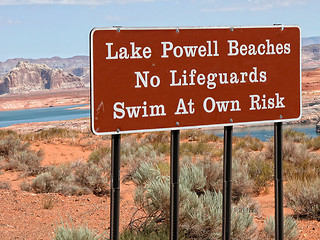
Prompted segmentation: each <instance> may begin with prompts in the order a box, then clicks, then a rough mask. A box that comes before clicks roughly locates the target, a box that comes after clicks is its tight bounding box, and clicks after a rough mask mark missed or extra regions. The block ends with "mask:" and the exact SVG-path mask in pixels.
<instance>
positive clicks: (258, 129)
mask: <svg viewBox="0 0 320 240" xmlns="http://www.w3.org/2000/svg"><path fill="white" fill-rule="evenodd" d="M283 129H284V130H285V129H293V130H294V131H299V132H304V133H306V134H307V135H308V136H310V137H318V136H320V134H319V133H317V132H316V125H315V124H305V125H285V124H283ZM206 132H207V133H214V134H215V135H217V136H219V137H223V127H222V128H221V130H206ZM273 134H274V128H273V125H272V126H271V125H270V126H252V127H234V129H233V136H237V137H244V136H246V135H250V136H252V137H256V138H259V139H260V140H261V141H264V142H265V141H268V139H270V138H271V137H273Z"/></svg>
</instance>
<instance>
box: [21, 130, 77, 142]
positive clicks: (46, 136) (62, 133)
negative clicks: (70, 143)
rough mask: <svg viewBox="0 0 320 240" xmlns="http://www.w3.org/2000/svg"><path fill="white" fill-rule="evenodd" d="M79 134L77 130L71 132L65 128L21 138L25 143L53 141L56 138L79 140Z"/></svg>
mask: <svg viewBox="0 0 320 240" xmlns="http://www.w3.org/2000/svg"><path fill="white" fill-rule="evenodd" d="M78 136H79V132H78V131H75V130H69V129H65V128H49V129H44V130H41V131H39V132H36V133H29V134H28V133H27V134H23V135H21V138H22V139H23V140H25V141H34V140H51V139H54V138H77V137H78Z"/></svg>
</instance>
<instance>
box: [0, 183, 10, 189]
mask: <svg viewBox="0 0 320 240" xmlns="http://www.w3.org/2000/svg"><path fill="white" fill-rule="evenodd" d="M0 189H7V190H8V189H10V183H8V182H2V181H0Z"/></svg>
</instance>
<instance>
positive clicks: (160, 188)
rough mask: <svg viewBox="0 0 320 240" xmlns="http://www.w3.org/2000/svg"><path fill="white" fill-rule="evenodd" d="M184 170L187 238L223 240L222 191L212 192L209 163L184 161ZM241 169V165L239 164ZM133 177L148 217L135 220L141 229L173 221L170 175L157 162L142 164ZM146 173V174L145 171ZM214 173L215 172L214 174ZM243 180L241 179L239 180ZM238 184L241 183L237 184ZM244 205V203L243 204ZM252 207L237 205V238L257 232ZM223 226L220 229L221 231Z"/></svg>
mask: <svg viewBox="0 0 320 240" xmlns="http://www.w3.org/2000/svg"><path fill="white" fill-rule="evenodd" d="M184 162H185V163H184V164H183V165H182V167H181V172H180V181H179V184H180V207H179V209H180V210H179V211H180V213H179V218H180V229H181V231H182V232H183V233H184V234H185V237H186V239H199V238H201V239H219V238H220V237H221V231H220V228H221V224H222V219H221V216H222V194H221V192H220V191H219V192H216V191H209V190H208V188H209V187H208V183H209V182H211V181H210V180H208V178H207V176H206V175H205V169H206V171H209V167H208V166H209V163H208V162H205V161H199V162H198V163H192V162H191V161H188V162H187V161H186V160H184ZM235 168H236V169H237V165H236V167H235ZM137 173H139V174H137V175H134V176H133V180H134V182H135V184H136V185H137V188H136V191H135V203H136V205H137V207H138V209H140V210H141V211H142V215H144V216H145V217H144V218H139V219H132V221H131V222H134V223H135V224H134V226H135V228H136V229H139V231H142V230H141V229H144V228H145V227H147V228H148V226H149V227H150V226H157V225H158V224H165V225H168V224H169V214H170V178H169V177H168V176H163V175H161V172H160V171H159V169H158V168H157V165H156V164H154V165H152V164H151V163H149V164H145V165H142V164H141V165H140V169H138V170H137ZM142 173H143V174H142ZM212 175H215V174H214V173H213V174H212ZM239 182H240V181H239ZM235 186H237V184H235ZM239 206H240V205H239ZM251 208H252V205H251V206H248V207H245V206H244V204H243V205H242V207H233V213H232V219H233V220H232V221H233V222H232V237H233V239H251V238H252V237H253V236H254V235H255V233H256V231H255V229H256V227H255V224H254V222H253V215H254V214H253V212H252V211H251V210H250V209H251ZM217 229H219V230H217Z"/></svg>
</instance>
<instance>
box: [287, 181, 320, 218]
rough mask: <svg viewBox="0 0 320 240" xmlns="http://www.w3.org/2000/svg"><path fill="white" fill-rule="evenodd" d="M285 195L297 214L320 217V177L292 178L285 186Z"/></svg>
mask: <svg viewBox="0 0 320 240" xmlns="http://www.w3.org/2000/svg"><path fill="white" fill-rule="evenodd" d="M284 190H285V191H284V197H285V199H286V201H287V204H288V206H289V207H290V208H292V210H293V211H294V213H295V214H297V215H300V216H305V217H308V218H312V219H318V220H319V219H320V178H317V179H313V180H309V181H301V180H294V179H292V180H290V181H289V182H288V183H287V184H286V185H285V188H284Z"/></svg>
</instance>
